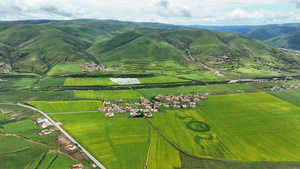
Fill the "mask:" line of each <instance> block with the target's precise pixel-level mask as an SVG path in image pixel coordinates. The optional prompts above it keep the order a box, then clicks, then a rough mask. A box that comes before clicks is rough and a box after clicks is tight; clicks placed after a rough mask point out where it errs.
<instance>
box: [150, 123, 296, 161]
mask: <svg viewBox="0 0 300 169" xmlns="http://www.w3.org/2000/svg"><path fill="white" fill-rule="evenodd" d="M149 123H150V125H151V126H152V127H153V128H154V129H155V130H156V131H157V132H158V133H159V134H160V135H161V136H162V137H164V138H165V139H166V140H167V141H168V142H169V143H170V144H171V145H173V146H174V147H175V148H176V149H177V150H179V151H181V152H182V153H184V154H186V155H188V156H190V157H193V158H196V159H202V160H212V161H224V162H233V163H245V164H249V163H256V164H259V163H262V164H267V163H270V164H271V163H272V164H274V163H276V164H298V163H293V162H292V163H289V162H255V161H236V160H224V159H217V158H207V157H199V156H195V155H192V154H190V153H188V152H186V151H184V150H182V149H181V148H180V147H178V146H177V145H176V144H174V143H173V142H172V141H171V140H169V139H168V138H167V137H166V136H165V135H164V134H163V133H161V132H160V131H159V130H158V129H157V128H156V127H155V126H154V125H153V124H152V123H151V122H150V121H149Z"/></svg>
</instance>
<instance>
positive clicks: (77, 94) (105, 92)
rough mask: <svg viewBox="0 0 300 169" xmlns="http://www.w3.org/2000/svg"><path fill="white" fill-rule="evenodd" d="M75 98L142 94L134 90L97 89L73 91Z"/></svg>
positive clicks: (135, 96)
mask: <svg viewBox="0 0 300 169" xmlns="http://www.w3.org/2000/svg"><path fill="white" fill-rule="evenodd" d="M74 96H75V98H78V99H101V100H102V99H103V100H111V99H129V98H134V99H138V98H140V97H142V96H143V95H142V94H140V93H139V92H137V91H135V90H98V91H76V90H75V91H74Z"/></svg>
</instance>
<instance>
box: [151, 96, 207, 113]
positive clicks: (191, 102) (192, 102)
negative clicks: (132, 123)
mask: <svg viewBox="0 0 300 169" xmlns="http://www.w3.org/2000/svg"><path fill="white" fill-rule="evenodd" d="M203 95H205V96H208V95H209V94H208V93H205V94H202V93H197V94H195V95H193V96H187V95H184V94H180V95H179V96H175V97H173V96H164V95H157V96H156V97H155V99H157V100H166V101H167V102H168V103H162V102H156V103H155V105H157V108H159V107H160V106H161V105H163V106H164V107H165V108H170V107H171V106H173V107H174V108H179V109H180V108H184V109H186V108H189V107H190V108H196V105H197V102H200V101H201V100H206V99H207V98H206V97H205V96H203Z"/></svg>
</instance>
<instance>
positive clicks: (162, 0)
mask: <svg viewBox="0 0 300 169" xmlns="http://www.w3.org/2000/svg"><path fill="white" fill-rule="evenodd" d="M158 5H159V6H162V7H164V8H167V7H168V6H169V1H168V0H160V1H159V4H158Z"/></svg>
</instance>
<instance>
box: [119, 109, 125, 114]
mask: <svg viewBox="0 0 300 169" xmlns="http://www.w3.org/2000/svg"><path fill="white" fill-rule="evenodd" d="M117 113H126V110H122V109H120V110H118V111H117Z"/></svg>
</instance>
